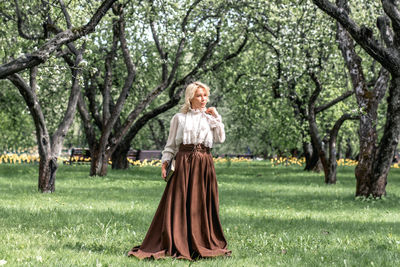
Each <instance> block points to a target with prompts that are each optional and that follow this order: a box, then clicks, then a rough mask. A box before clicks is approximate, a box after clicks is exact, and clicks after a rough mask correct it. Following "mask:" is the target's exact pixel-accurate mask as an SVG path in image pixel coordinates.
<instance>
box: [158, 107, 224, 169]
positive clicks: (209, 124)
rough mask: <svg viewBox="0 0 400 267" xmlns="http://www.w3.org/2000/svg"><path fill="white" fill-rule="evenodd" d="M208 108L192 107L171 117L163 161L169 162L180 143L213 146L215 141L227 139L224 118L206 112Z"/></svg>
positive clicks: (219, 141)
mask: <svg viewBox="0 0 400 267" xmlns="http://www.w3.org/2000/svg"><path fill="white" fill-rule="evenodd" d="M205 111H206V109H205V108H203V109H195V110H194V109H191V108H189V111H188V112H187V113H186V114H184V113H177V114H175V115H174V116H173V117H172V119H171V124H170V129H169V136H168V140H167V144H166V145H165V148H164V150H163V152H162V158H161V162H162V163H164V162H165V161H167V162H169V161H170V160H171V159H172V158H173V157H174V156H175V155H176V153H177V152H178V150H179V145H180V144H184V145H187V144H194V145H197V144H204V145H205V146H206V147H209V148H211V147H212V145H213V143H223V142H224V141H225V130H224V124H223V123H222V118H221V116H220V115H219V114H218V112H217V111H215V113H216V115H217V117H214V116H212V115H209V114H206V113H205Z"/></svg>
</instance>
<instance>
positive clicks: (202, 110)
mask: <svg viewBox="0 0 400 267" xmlns="http://www.w3.org/2000/svg"><path fill="white" fill-rule="evenodd" d="M189 111H190V112H192V113H194V114H199V113H204V112H206V108H205V107H204V108H196V109H192V108H191V107H189Z"/></svg>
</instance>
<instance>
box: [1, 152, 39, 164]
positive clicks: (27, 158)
mask: <svg viewBox="0 0 400 267" xmlns="http://www.w3.org/2000/svg"><path fill="white" fill-rule="evenodd" d="M34 162H39V156H37V155H30V154H25V153H24V154H14V153H7V154H3V155H0V164H2V163H11V164H22V163H34Z"/></svg>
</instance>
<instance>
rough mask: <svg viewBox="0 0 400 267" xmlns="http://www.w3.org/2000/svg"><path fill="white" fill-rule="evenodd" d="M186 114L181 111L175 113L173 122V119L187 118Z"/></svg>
mask: <svg viewBox="0 0 400 267" xmlns="http://www.w3.org/2000/svg"><path fill="white" fill-rule="evenodd" d="M185 116H186V114H185V113H182V112H179V113H175V115H174V116H172V119H171V122H173V121H179V122H180V121H182V120H183V119H184V118H185Z"/></svg>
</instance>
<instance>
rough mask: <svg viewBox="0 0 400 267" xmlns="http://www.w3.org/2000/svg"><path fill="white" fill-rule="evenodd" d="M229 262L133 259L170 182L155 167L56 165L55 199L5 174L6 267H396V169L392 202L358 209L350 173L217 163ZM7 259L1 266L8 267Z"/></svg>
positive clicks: (2, 230)
mask: <svg viewBox="0 0 400 267" xmlns="http://www.w3.org/2000/svg"><path fill="white" fill-rule="evenodd" d="M216 170H217V177H218V181H219V192H220V216H221V221H222V226H223V228H224V231H225V236H226V238H227V240H228V243H229V248H230V249H231V250H232V257H230V258H216V259H207V260H200V261H197V262H188V261H185V260H173V259H170V258H168V259H163V260H159V261H151V260H144V261H140V260H137V259H135V258H128V257H127V256H126V253H127V251H128V250H129V249H130V248H131V247H132V246H134V245H138V244H140V243H141V241H142V240H143V238H144V235H145V234H146V231H147V229H148V227H149V225H150V222H151V220H152V217H153V215H154V212H155V210H156V208H157V205H158V202H159V200H160V197H161V194H162V192H163V189H164V187H165V183H164V182H163V181H162V180H161V179H160V175H159V168H157V167H141V168H138V167H137V168H131V169H129V170H127V171H113V170H110V171H109V174H108V176H107V177H94V178H92V177H89V175H88V174H89V167H88V166H82V165H78V166H60V168H59V170H58V172H57V179H56V192H55V193H53V194H40V193H38V192H37V190H36V188H37V165H8V164H3V165H0V237H1V243H0V265H1V264H4V262H5V261H7V263H5V264H4V266H21V265H28V266H171V265H173V266H188V265H193V266H279V265H283V266H400V213H399V209H400V170H399V169H392V171H391V173H390V175H389V179H388V180H389V182H388V186H387V192H388V196H387V197H386V198H385V199H383V200H379V201H372V200H356V199H355V198H354V191H355V178H354V174H353V173H354V168H353V167H340V168H339V173H338V184H336V185H333V186H326V185H324V184H323V176H322V174H315V173H308V172H304V171H302V168H301V167H294V166H291V167H271V166H270V165H269V164H268V163H266V162H250V163H248V162H240V163H232V165H230V166H228V165H227V164H225V163H219V164H216ZM2 260H3V261H2Z"/></svg>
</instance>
